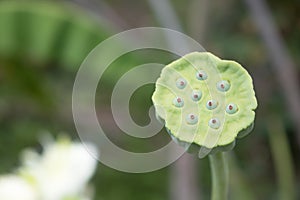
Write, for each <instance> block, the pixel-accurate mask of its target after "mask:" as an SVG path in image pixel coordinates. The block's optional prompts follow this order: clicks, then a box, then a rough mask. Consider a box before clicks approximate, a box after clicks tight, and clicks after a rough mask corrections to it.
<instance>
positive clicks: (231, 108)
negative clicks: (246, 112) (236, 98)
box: [226, 103, 238, 114]
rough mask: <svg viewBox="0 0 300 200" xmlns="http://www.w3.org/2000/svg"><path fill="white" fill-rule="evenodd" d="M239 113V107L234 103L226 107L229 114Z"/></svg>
mask: <svg viewBox="0 0 300 200" xmlns="http://www.w3.org/2000/svg"><path fill="white" fill-rule="evenodd" d="M237 111H238V107H237V105H235V104H234V103H230V104H228V105H227V106H226V112H227V113H228V114H234V113H236V112H237Z"/></svg>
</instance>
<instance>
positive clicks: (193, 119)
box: [186, 114, 198, 124]
mask: <svg viewBox="0 0 300 200" xmlns="http://www.w3.org/2000/svg"><path fill="white" fill-rule="evenodd" d="M186 122H187V123H188V124H196V123H197V122H198V116H197V115H195V114H188V115H187V116H186Z"/></svg>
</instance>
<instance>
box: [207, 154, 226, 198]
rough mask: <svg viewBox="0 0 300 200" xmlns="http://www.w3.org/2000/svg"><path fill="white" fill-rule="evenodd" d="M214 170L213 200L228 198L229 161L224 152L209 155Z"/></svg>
mask: <svg viewBox="0 0 300 200" xmlns="http://www.w3.org/2000/svg"><path fill="white" fill-rule="evenodd" d="M209 161H210V168H211V171H212V197H211V199H212V200H226V199H227V197H228V179H229V177H228V162H227V158H226V156H225V153H223V152H217V153H215V154H212V155H210V156H209Z"/></svg>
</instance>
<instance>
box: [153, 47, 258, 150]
mask: <svg viewBox="0 0 300 200" xmlns="http://www.w3.org/2000/svg"><path fill="white" fill-rule="evenodd" d="M195 74H196V76H195ZM181 81H183V82H181ZM180 83H181V84H180ZM182 85H184V87H182ZM179 86H180V87H179ZM195 94H196V95H195ZM194 95H195V96H194ZM177 97H180V98H181V99H182V100H183V99H184V100H185V102H184V104H182V106H176V104H175V103H174V99H176V98H177ZM152 101H153V104H154V106H155V110H156V115H157V117H158V118H159V119H160V120H161V121H162V122H164V124H165V127H166V129H167V130H168V133H169V134H170V135H171V136H172V138H173V139H174V140H175V141H176V142H178V143H179V144H181V145H183V146H185V147H186V146H188V145H190V149H198V150H199V147H203V148H204V149H208V150H211V151H207V152H215V151H226V150H229V149H232V148H233V147H234V145H235V140H236V139H237V138H241V137H243V136H245V135H247V134H248V133H249V132H250V131H251V130H252V128H253V122H254V118H255V112H254V110H255V109H256V107H257V101H256V97H255V92H254V89H253V84H252V78H251V77H250V75H249V74H248V72H247V71H246V70H245V69H244V68H243V67H242V66H241V65H240V64H238V63H236V62H234V61H227V60H221V59H219V58H218V57H216V56H214V55H212V54H211V53H208V52H194V53H190V54H187V55H185V56H184V57H182V58H180V59H178V60H176V61H174V62H172V63H171V64H169V65H167V66H166V67H165V68H164V69H163V70H162V73H161V76H160V78H159V79H158V80H157V82H156V89H155V92H154V93H153V96H152ZM232 102H234V103H232ZM174 105H175V106H174ZM195 147H197V148H195Z"/></svg>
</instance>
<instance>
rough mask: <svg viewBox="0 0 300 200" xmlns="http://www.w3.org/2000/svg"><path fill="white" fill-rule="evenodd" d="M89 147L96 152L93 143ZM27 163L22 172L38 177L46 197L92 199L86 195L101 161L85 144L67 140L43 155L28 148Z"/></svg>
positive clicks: (56, 144) (25, 162) (42, 194)
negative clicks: (90, 180) (88, 185)
mask: <svg viewBox="0 0 300 200" xmlns="http://www.w3.org/2000/svg"><path fill="white" fill-rule="evenodd" d="M88 149H89V150H93V154H94V155H95V152H96V151H95V150H94V149H95V148H94V147H93V146H91V145H90V146H89V148H88ZM23 162H24V165H25V166H24V167H23V168H22V169H21V173H22V174H24V175H25V176H30V177H31V178H33V179H34V180H35V182H36V187H37V188H38V190H39V191H40V197H41V199H42V200H63V199H65V198H66V199H69V197H77V198H74V199H88V198H87V197H85V195H83V194H84V192H85V190H86V187H87V183H88V181H89V179H90V178H91V177H92V175H93V174H94V172H95V169H96V165H97V161H96V159H94V158H93V157H92V156H91V155H90V154H89V153H88V151H87V149H86V148H85V147H84V146H83V145H82V144H81V143H71V142H70V141H69V140H66V139H64V140H63V141H59V142H57V143H50V144H48V145H47V146H46V147H45V149H44V153H43V155H41V156H40V155H39V154H37V153H35V152H34V151H26V153H25V154H24V157H23ZM0 199H1V198H0ZM72 199H73V198H72ZM1 200H2V199H1Z"/></svg>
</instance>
